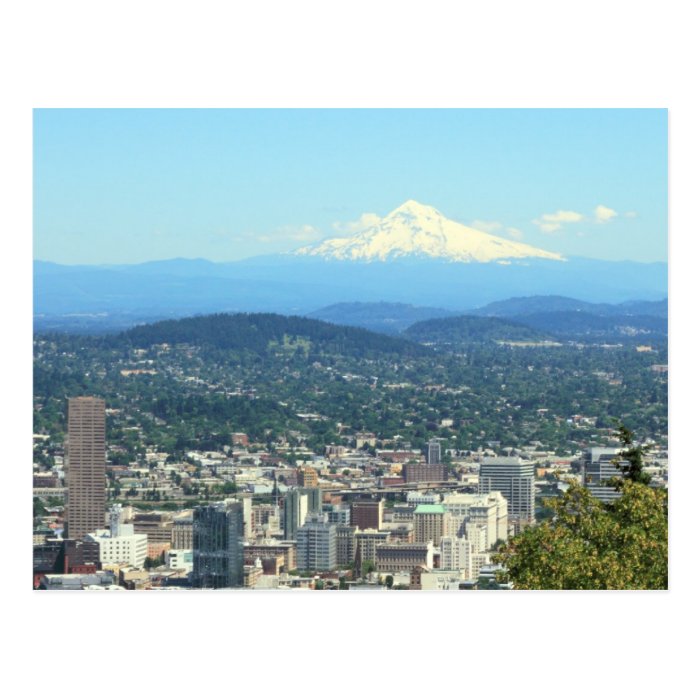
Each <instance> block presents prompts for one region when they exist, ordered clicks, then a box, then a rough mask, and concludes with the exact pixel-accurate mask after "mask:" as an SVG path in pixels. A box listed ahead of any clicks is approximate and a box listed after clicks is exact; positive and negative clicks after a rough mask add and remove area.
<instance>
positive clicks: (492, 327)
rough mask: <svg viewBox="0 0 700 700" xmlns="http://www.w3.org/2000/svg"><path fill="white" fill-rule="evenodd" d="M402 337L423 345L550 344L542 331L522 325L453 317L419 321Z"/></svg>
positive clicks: (493, 320)
mask: <svg viewBox="0 0 700 700" xmlns="http://www.w3.org/2000/svg"><path fill="white" fill-rule="evenodd" d="M404 334H405V335H406V336H407V337H409V338H411V340H415V341H418V342H423V343H460V344H463V343H484V342H490V341H497V340H507V341H532V342H537V341H542V340H551V336H550V335H548V334H547V333H546V332H545V331H540V330H535V329H534V328H530V327H529V326H526V325H525V324H522V323H517V322H516V321H509V320H506V319H501V318H490V317H487V318H483V317H479V316H456V317H454V318H434V319H430V320H429V321H420V322H419V323H414V324H413V325H412V326H410V327H409V328H407V329H406V330H405V331H404Z"/></svg>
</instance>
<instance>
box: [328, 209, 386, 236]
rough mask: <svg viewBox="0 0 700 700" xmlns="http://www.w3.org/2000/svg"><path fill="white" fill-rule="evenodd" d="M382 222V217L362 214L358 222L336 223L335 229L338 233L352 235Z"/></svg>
mask: <svg viewBox="0 0 700 700" xmlns="http://www.w3.org/2000/svg"><path fill="white" fill-rule="evenodd" d="M381 220H382V217H381V216H378V215H377V214H370V213H366V214H362V216H360V218H359V219H358V220H357V221H335V222H333V229H334V230H335V231H337V232H338V233H344V234H348V235H351V234H353V233H357V232H358V231H364V229H366V228H369V227H370V226H374V225H375V224H378V223H379V222H380V221H381Z"/></svg>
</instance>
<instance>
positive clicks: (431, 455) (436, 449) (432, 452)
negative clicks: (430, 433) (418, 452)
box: [426, 440, 441, 464]
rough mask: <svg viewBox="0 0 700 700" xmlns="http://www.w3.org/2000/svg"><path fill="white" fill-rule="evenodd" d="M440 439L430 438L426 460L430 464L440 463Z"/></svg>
mask: <svg viewBox="0 0 700 700" xmlns="http://www.w3.org/2000/svg"><path fill="white" fill-rule="evenodd" d="M440 457H441V454H440V441H439V440H429V441H428V445H427V447H426V461H427V462H428V464H440Z"/></svg>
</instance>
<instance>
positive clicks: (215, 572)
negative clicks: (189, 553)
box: [192, 499, 244, 588]
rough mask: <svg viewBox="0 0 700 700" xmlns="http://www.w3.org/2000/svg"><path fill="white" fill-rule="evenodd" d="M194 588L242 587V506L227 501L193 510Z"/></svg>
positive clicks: (235, 502)
mask: <svg viewBox="0 0 700 700" xmlns="http://www.w3.org/2000/svg"><path fill="white" fill-rule="evenodd" d="M192 528H193V529H192V540H193V546H194V552H193V557H192V559H193V570H192V585H193V586H194V587H195V588H238V587H241V586H243V537H244V523H243V504H242V503H241V502H240V501H236V500H233V499H227V500H226V501H222V502H219V503H210V504H208V505H206V506H198V507H197V508H195V509H194V514H193V523H192Z"/></svg>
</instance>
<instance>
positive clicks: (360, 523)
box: [350, 500, 384, 530]
mask: <svg viewBox="0 0 700 700" xmlns="http://www.w3.org/2000/svg"><path fill="white" fill-rule="evenodd" d="M383 520H384V501H383V500H378V501H370V500H359V501H353V503H352V505H351V506H350V524H351V525H354V526H355V527H358V528H359V529H360V530H379V528H381V526H382V521H383Z"/></svg>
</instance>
